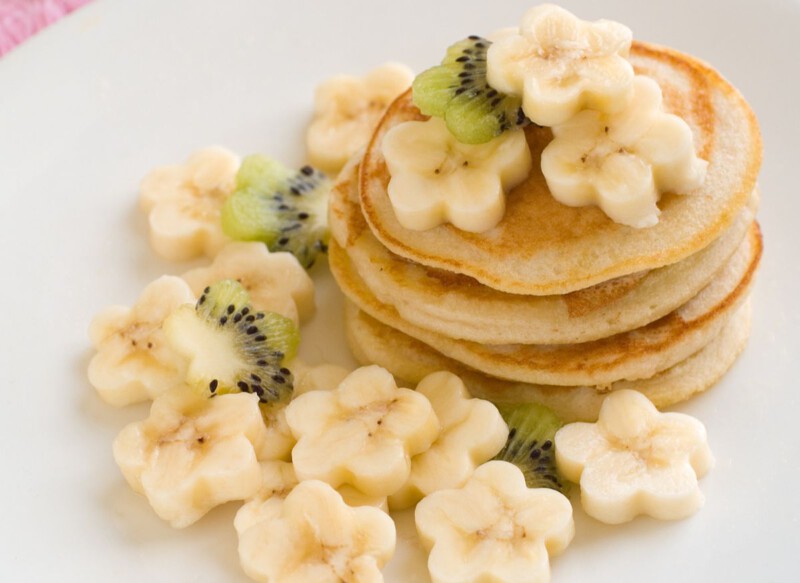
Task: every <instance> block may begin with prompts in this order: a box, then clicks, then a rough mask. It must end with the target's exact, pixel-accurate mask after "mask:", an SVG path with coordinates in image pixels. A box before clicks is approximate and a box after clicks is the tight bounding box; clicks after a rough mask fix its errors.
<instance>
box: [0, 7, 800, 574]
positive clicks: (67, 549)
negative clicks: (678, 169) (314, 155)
mask: <svg viewBox="0 0 800 583" xmlns="http://www.w3.org/2000/svg"><path fill="white" fill-rule="evenodd" d="M530 5H531V3H529V2H523V1H508V0H507V1H500V0H498V1H497V2H485V1H484V2H477V1H472V0H447V1H441V0H437V1H435V2H434V1H433V0H427V1H423V0H397V1H395V2H391V3H384V2H379V1H377V0H375V1H372V2H369V1H364V2H354V1H337V2H325V3H323V2H316V3H312V2H299V1H295V2H280V3H279V2H272V1H262V2H258V1H255V0H253V1H245V0H232V1H227V2H222V1H218V2H212V1H210V0H203V1H197V0H191V1H190V0H183V1H178V0H172V1H166V0H140V1H138V2H122V1H121V0H97V1H96V2H94V3H92V4H90V5H88V6H87V7H85V8H83V9H81V10H79V11H78V12H76V13H74V14H73V15H71V16H69V17H67V18H66V19H65V20H63V21H61V22H60V23H58V24H57V25H55V26H53V27H52V28H50V29H48V30H46V31H45V32H44V33H42V34H40V35H38V36H37V37H35V38H33V39H32V40H30V41H29V42H27V43H26V44H24V45H23V46H22V47H20V48H18V49H16V50H14V51H13V52H11V53H10V54H9V55H7V56H6V57H5V58H4V59H3V60H0V236H1V237H2V240H1V241H2V245H0V250H1V251H0V253H2V262H0V265H2V266H3V277H2V280H1V283H0V294H2V295H0V313H1V314H2V316H0V432H1V433H0V461H1V462H2V466H0V467H2V478H0V480H2V481H0V500H2V502H3V511H2V513H0V579H2V580H4V581H5V580H13V581H55V580H59V581H111V580H113V581H117V582H133V581H137V582H138V581H155V582H160V581H165V582H166V581H170V582H176V581H177V582H183V581H187V582H188V581H196V582H209V583H210V582H217V581H229V582H238V581H246V578H245V577H244V576H243V575H242V574H241V573H240V570H239V568H238V565H237V557H236V550H235V549H236V537H235V534H234V531H233V527H232V525H231V519H232V516H233V514H234V512H235V506H233V505H228V506H226V507H224V508H222V509H219V510H217V511H215V512H213V513H211V514H210V515H209V516H207V517H206V518H205V519H203V520H202V521H201V522H200V523H198V524H197V525H195V526H193V527H190V528H189V529H186V530H184V531H174V530H172V529H170V528H169V527H168V526H166V525H164V524H162V523H161V522H160V521H159V520H158V519H157V518H155V516H154V515H153V514H152V512H151V511H150V510H149V508H148V507H147V505H146V504H145V502H144V500H143V499H142V498H140V497H138V496H136V495H135V494H133V493H132V492H130V491H129V490H128V488H127V486H126V485H125V484H124V482H123V479H122V477H121V475H120V473H119V471H118V470H117V468H116V467H115V465H114V462H113V459H112V456H111V441H112V439H113V437H114V435H116V433H117V432H118V431H119V429H120V428H121V427H122V426H123V425H124V424H125V423H127V422H129V421H132V420H135V419H139V418H141V417H143V416H144V415H145V414H146V409H147V408H146V407H145V406H141V407H133V408H130V409H126V410H115V409H112V408H111V407H109V406H106V405H105V404H103V403H102V402H101V401H100V400H99V399H98V398H97V397H96V396H95V395H94V394H93V391H92V389H91V387H90V386H89V385H88V383H87V381H86V378H85V370H86V366H87V363H88V360H89V358H90V356H91V350H90V346H89V343H88V340H87V335H86V329H87V325H88V322H89V320H90V319H91V317H92V315H93V314H94V313H95V312H96V311H97V310H99V309H100V308H102V307H103V306H106V305H109V304H113V303H123V304H129V303H131V302H132V301H134V300H135V298H136V297H137V296H138V294H139V291H140V290H141V288H142V287H144V285H145V284H146V283H147V282H149V281H150V280H152V279H154V278H155V277H157V276H158V275H161V274H162V273H180V272H182V271H184V270H185V269H186V267H187V266H186V265H171V264H168V263H166V262H163V261H161V260H159V259H157V258H156V257H155V256H154V255H153V253H152V252H151V251H150V249H149V248H148V245H147V242H146V229H145V221H144V219H143V217H142V216H141V214H140V213H139V211H138V209H137V207H136V199H137V185H138V182H139V180H140V179H141V177H142V176H143V175H144V174H145V173H146V172H147V171H148V170H149V169H150V168H151V167H153V166H156V165H159V164H165V163H173V162H178V161H180V160H182V159H183V158H185V156H186V155H187V154H188V153H189V152H191V151H192V150H193V149H196V148H198V147H201V146H205V145H208V144H213V143H217V144H222V145H225V146H228V147H229V148H231V149H233V150H235V151H237V152H240V153H242V154H247V153H251V152H256V151H259V152H264V153H267V154H270V155H273V156H275V157H278V158H280V159H282V160H284V161H285V162H286V163H289V164H294V165H297V164H300V163H302V162H303V161H304V160H303V151H304V150H303V142H302V136H303V131H304V128H305V126H306V125H307V123H308V120H309V116H310V110H311V103H312V92H313V88H314V86H315V85H316V84H317V83H318V82H319V81H321V80H322V79H324V78H326V77H328V76H331V75H333V74H337V73H354V74H361V73H363V72H365V71H367V70H368V69H369V68H371V67H373V66H375V65H378V64H380V63H382V62H384V61H386V60H390V59H391V60H400V61H404V62H406V63H407V64H409V65H410V66H411V67H412V68H414V69H415V70H417V71H420V70H422V69H424V68H426V67H428V66H431V65H433V64H435V63H437V62H438V61H439V60H440V59H441V57H442V55H443V54H444V51H445V49H446V47H447V46H448V45H449V44H451V43H452V42H454V41H456V40H458V39H461V38H462V37H464V36H466V35H468V34H487V33H489V32H491V31H492V30H494V29H496V28H500V27H504V26H509V25H514V24H515V23H516V22H517V21H518V19H519V17H520V16H521V14H522V13H523V12H524V11H525V9H526V8H528V7H529V6H530ZM563 5H564V6H565V7H567V8H569V9H571V10H573V11H574V12H576V13H577V14H578V15H579V16H581V17H582V18H585V19H595V18H600V17H607V18H612V19H615V20H619V21H621V22H623V23H625V24H627V25H628V26H630V27H631V28H632V29H633V31H634V35H635V36H636V37H637V38H640V39H642V40H647V41H652V42H659V43H663V44H668V45H671V46H674V47H676V48H678V49H681V50H683V51H686V52H689V53H692V54H695V55H697V56H699V57H702V58H704V59H706V60H708V61H709V62H711V63H712V64H713V65H714V66H716V67H717V68H718V69H720V70H721V71H722V73H723V74H724V75H726V76H727V77H728V78H729V79H730V80H731V81H732V82H733V83H734V84H735V85H736V86H737V87H739V89H740V90H741V91H742V92H743V94H744V95H745V96H746V97H747V99H748V100H749V101H750V103H751V104H752V105H753V107H754V109H755V111H756V113H757V115H758V116H759V118H760V120H761V124H762V130H763V136H764V143H765V161H764V166H763V170H762V174H761V179H760V184H761V189H762V195H763V196H762V208H761V211H760V215H759V216H760V221H761V223H762V227H763V231H764V236H765V244H766V252H765V255H764V260H763V264H762V268H761V272H760V274H759V276H758V281H757V284H756V288H755V301H754V309H755V310H754V329H753V335H752V338H751V341H750V345H749V347H748V349H747V350H746V352H745V353H744V355H743V356H742V358H741V360H740V361H739V362H738V363H737V364H736V365H735V367H734V369H733V370H732V371H731V373H730V374H729V375H728V376H727V377H726V378H725V380H724V381H723V382H722V383H721V384H720V385H718V386H717V387H716V388H714V389H713V390H711V391H709V392H708V393H707V394H705V395H702V396H700V397H698V398H696V399H694V400H693V401H692V402H690V403H688V404H686V405H685V406H683V407H680V409H681V410H685V411H688V412H691V413H692V414H694V415H696V416H697V417H699V418H700V419H701V420H703V421H704V422H705V424H706V426H707V428H708V432H709V436H710V441H711V445H712V448H713V451H714V452H715V455H716V459H717V465H716V467H715V469H714V470H713V471H712V472H711V474H710V475H709V476H708V477H707V478H705V479H704V480H703V482H702V487H703V490H704V492H705V493H706V497H707V502H706V506H705V508H704V509H703V510H702V511H701V512H700V513H699V514H698V515H696V516H695V517H693V518H692V519H689V520H685V521H682V522H677V523H659V522H656V521H653V520H649V519H638V520H636V521H634V522H633V523H631V524H628V525H624V526H618V527H607V526H603V525H600V524H598V523H596V522H594V521H593V520H591V519H588V518H586V517H585V516H583V514H582V513H581V512H580V511H577V512H576V523H577V534H576V537H575V540H574V542H573V544H572V545H571V546H570V547H569V548H568V549H567V551H566V553H565V554H564V555H562V556H561V557H559V558H558V559H556V560H554V561H553V568H552V570H553V580H554V581H556V582H560V583H576V582H589V581H591V582H612V581H613V582H615V583H616V582H618V581H648V582H653V583H654V582H667V581H675V580H680V581H684V582H701V581H710V580H715V581H733V582H752V581H759V582H771V581H775V582H784V581H795V580H800V557H799V556H798V555H799V551H800V543H798V540H800V502H798V500H799V499H800V495H799V494H798V493H797V491H798V485H799V483H800V429H798V427H799V426H800V422H799V421H798V420H799V419H800V412H798V393H799V392H800V378H799V377H800V365H798V359H799V357H800V341H799V340H798V335H797V329H798V326H799V325H800V316H798V308H797V304H798V298H800V285H799V284H800V267H799V265H800V264H799V263H798V235H797V233H798V230H800V204H799V203H798V199H800V196H798V192H797V191H798V184H800V174H799V173H798V166H800V160H798V155H799V154H800V138H798V136H800V116H799V115H798V109H800V91H799V90H798V89H799V88H800V82H799V81H798V77H799V75H798V73H800V67H799V66H798V55H800V3H798V2H796V1H795V2H791V1H789V0H759V1H756V0H752V1H749V2H745V1H742V0H738V1H724V0H669V1H663V2H662V1H659V2H656V1H648V2H644V1H642V0H630V1H623V0H619V1H608V2H589V1H588V0H586V1H585V2H580V1H565V2H563ZM315 276H316V277H317V278H318V280H319V282H320V286H319V296H318V303H319V306H320V310H319V315H318V316H317V318H316V319H315V321H314V322H312V324H311V326H309V327H308V329H306V330H305V331H304V340H303V343H304V344H303V348H302V350H303V354H304V355H305V356H306V358H307V359H309V360H311V361H318V362H321V361H324V360H332V361H337V362H341V363H347V362H348V358H349V357H348V355H347V353H346V349H345V348H344V346H343V341H342V334H341V316H340V314H339V306H340V298H339V296H338V292H337V291H336V290H335V289H334V288H333V286H332V285H331V282H330V279H329V277H328V275H327V274H326V273H325V270H324V268H319V269H317V270H316V272H315ZM408 526H409V525H408V524H405V527H408ZM406 530H408V528H406ZM404 532H405V531H404ZM414 557H417V558H418V553H416V551H415V549H413V548H410V550H409V548H407V547H405V546H404V547H403V550H402V551H401V552H400V553H399V554H398V556H397V558H396V560H395V561H394V562H393V564H392V565H390V569H389V571H390V576H389V578H388V579H389V581H392V582H397V583H399V582H400V581H422V579H420V578H419V576H418V575H415V574H403V569H413V568H414V565H413V558H414Z"/></svg>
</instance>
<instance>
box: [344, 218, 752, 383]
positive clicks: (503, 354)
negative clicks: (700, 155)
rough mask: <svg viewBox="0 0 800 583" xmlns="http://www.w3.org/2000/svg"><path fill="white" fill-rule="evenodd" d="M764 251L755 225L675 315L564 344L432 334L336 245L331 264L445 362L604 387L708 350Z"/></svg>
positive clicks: (359, 300)
mask: <svg viewBox="0 0 800 583" xmlns="http://www.w3.org/2000/svg"><path fill="white" fill-rule="evenodd" d="M761 249H762V247H761V234H760V231H759V228H758V224H757V223H755V222H754V223H752V225H751V227H750V230H749V232H748V236H747V237H746V238H745V240H744V241H743V242H742V244H741V245H740V247H739V248H738V249H737V251H736V252H735V253H734V255H733V257H732V258H731V259H730V261H729V262H728V263H727V264H726V265H725V267H724V268H723V270H722V272H721V273H720V274H718V275H717V277H715V278H714V280H713V281H712V282H711V283H710V284H709V285H708V286H706V287H705V288H704V289H703V290H702V291H701V292H700V293H699V294H697V296H695V297H694V298H692V299H691V300H690V301H689V302H687V303H686V304H684V305H683V306H681V307H680V308H678V309H677V310H675V311H674V312H671V313H670V314H668V315H667V316H665V317H663V318H661V319H659V320H657V321H655V322H652V323H650V324H648V325H647V326H644V327H642V328H637V329H635V330H632V331H630V332H625V333H622V334H617V335H614V336H610V337H608V338H602V339H600V340H595V341H592V342H584V343H580V344H560V345H538V344H509V345H485V344H479V343H476V342H470V341H466V340H454V339H452V338H448V337H446V336H443V335H441V334H437V333H435V332H430V331H429V330H425V329H423V328H420V327H418V326H414V325H413V324H410V323H409V322H407V321H405V320H403V319H402V318H401V317H400V316H399V314H398V313H397V310H395V309H394V308H393V307H392V306H389V305H387V304H383V303H381V302H380V301H378V300H377V299H376V298H375V296H374V295H373V294H372V293H371V292H370V290H369V288H367V287H366V285H365V284H364V282H363V280H361V278H360V277H359V276H358V273H357V272H356V271H355V269H353V267H352V264H351V262H350V260H349V258H348V257H347V255H346V254H345V253H344V252H343V251H342V249H341V248H340V247H339V246H338V245H336V244H335V242H334V243H333V244H332V245H331V247H330V250H329V263H330V268H331V273H332V274H333V276H334V278H335V279H336V281H337V282H338V284H339V287H340V288H341V290H342V291H343V292H344V294H345V295H346V296H347V297H348V298H349V299H350V300H351V301H352V302H354V303H355V304H356V305H357V306H358V307H359V308H360V309H361V310H363V311H365V312H366V313H367V314H368V315H370V316H372V317H373V318H375V319H377V320H379V321H380V322H382V323H384V324H386V325H388V326H390V327H392V328H396V329H398V330H400V331H402V332H403V333H405V334H407V335H409V336H411V337H413V338H416V339H418V340H421V341H422V342H424V343H425V344H428V345H429V346H431V347H433V348H434V349H435V350H437V351H439V352H441V353H442V354H444V355H445V356H448V357H450V358H452V359H454V360H457V361H459V362H461V363H464V364H466V365H468V366H470V367H472V368H475V369H477V370H481V371H484V372H486V373H487V374H490V375H492V376H494V377H498V378H504V379H508V380H514V381H521V382H526V383H537V384H548V385H582V384H590V385H598V384H607V383H612V382H614V381H618V380H622V379H629V380H635V379H642V378H649V377H651V376H653V375H654V374H656V373H657V372H660V371H662V370H664V369H667V368H669V367H671V366H673V365H674V364H676V363H678V362H680V361H681V360H683V359H685V358H687V357H688V356H690V355H691V354H693V353H695V352H697V351H698V350H700V349H701V348H702V347H703V346H705V345H706V344H708V342H710V340H711V338H713V337H714V336H715V335H716V334H717V333H718V332H719V330H720V329H721V328H722V327H723V326H724V325H725V323H726V322H727V320H728V319H729V318H730V316H731V315H732V314H733V313H734V312H735V311H736V309H737V308H738V307H739V306H740V305H741V304H742V303H743V302H744V300H745V298H746V296H747V293H748V291H749V289H750V287H751V283H752V281H753V275H754V273H755V270H756V268H757V266H758V263H759V260H760V257H761Z"/></svg>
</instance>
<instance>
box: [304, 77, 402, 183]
mask: <svg viewBox="0 0 800 583" xmlns="http://www.w3.org/2000/svg"><path fill="white" fill-rule="evenodd" d="M413 78H414V73H413V72H412V71H411V69H409V68H408V67H406V66H405V65H401V64H400V63H385V64H383V65H381V66H380V67H377V68H375V69H373V70H372V71H370V72H369V73H367V74H366V75H364V76H363V77H354V76H351V75H337V76H335V77H332V78H330V79H328V80H327V81H325V82H324V83H322V84H321V85H320V86H319V87H317V90H316V92H315V94H314V121H312V122H311V125H310V126H309V128H308V132H307V133H306V145H307V148H308V157H309V160H310V161H311V164H312V165H314V166H317V167H318V168H321V169H322V170H324V171H325V172H328V173H330V174H336V173H337V172H339V170H341V168H342V166H344V164H345V162H347V161H348V160H349V159H350V157H351V156H353V155H354V154H355V153H356V152H358V150H359V149H361V148H363V147H364V146H365V145H366V144H367V142H368V141H369V138H370V136H371V135H372V131H373V130H374V129H375V126H376V125H377V124H378V121H379V120H380V118H381V116H382V115H383V112H384V111H385V110H386V107H387V106H388V105H389V104H390V103H391V102H392V101H394V99H395V98H396V97H397V96H398V95H400V94H401V93H403V92H404V91H405V90H406V89H408V88H409V87H410V86H411V81H412V80H413Z"/></svg>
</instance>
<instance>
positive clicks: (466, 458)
mask: <svg viewBox="0 0 800 583" xmlns="http://www.w3.org/2000/svg"><path fill="white" fill-rule="evenodd" d="M416 391H417V392H418V393H420V394H422V395H425V396H426V397H427V398H428V400H429V401H430V402H431V405H433V411H434V413H436V417H437V418H438V419H439V423H440V424H441V430H440V432H439V436H438V437H437V438H436V441H434V442H433V444H432V445H431V447H430V449H428V450H427V451H424V452H422V453H421V454H419V455H415V456H414V457H412V458H411V475H410V476H409V478H408V480H407V481H406V483H405V484H404V485H403V487H402V488H400V490H398V491H397V492H395V493H394V494H392V495H391V496H390V497H389V506H390V507H391V508H392V509H393V510H397V509H402V508H408V507H410V506H413V505H414V504H416V503H417V502H418V501H419V500H422V498H424V497H425V496H426V495H428V494H430V493H431V492H435V491H437V490H444V489H446V488H458V487H460V486H463V485H464V483H465V482H466V481H467V478H469V477H470V476H471V475H472V473H473V472H474V471H475V468H477V467H478V466H479V465H480V464H482V463H484V462H485V461H488V460H490V459H491V458H492V457H493V456H494V455H495V454H496V453H497V452H498V451H500V449H501V448H502V447H503V446H504V445H505V443H506V437H507V436H508V427H506V424H505V422H504V421H503V418H502V417H501V416H500V412H499V411H498V410H497V407H495V406H494V405H493V404H492V403H490V402H489V401H484V400H483V399H473V398H472V396H471V395H470V394H469V391H467V388H466V387H465V386H464V383H463V381H462V380H461V379H460V378H458V377H457V376H456V375H454V374H452V373H449V372H435V373H432V374H429V375H428V376H426V377H425V378H424V379H422V380H421V381H420V382H419V384H418V385H417V388H416Z"/></svg>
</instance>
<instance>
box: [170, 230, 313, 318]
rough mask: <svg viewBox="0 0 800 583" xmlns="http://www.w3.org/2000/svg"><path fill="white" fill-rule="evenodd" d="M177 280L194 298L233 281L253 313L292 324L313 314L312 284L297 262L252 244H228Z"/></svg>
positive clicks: (294, 258) (262, 246)
mask: <svg viewBox="0 0 800 583" xmlns="http://www.w3.org/2000/svg"><path fill="white" fill-rule="evenodd" d="M181 277H182V278H183V279H184V280H186V282H187V283H188V284H189V286H190V287H191V288H192V291H193V292H194V293H195V294H197V295H198V296H199V295H200V294H201V293H203V290H204V289H205V288H206V287H208V286H209V285H211V284H212V283H214V282H216V281H220V280H223V279H235V280H236V281H238V282H239V283H241V284H242V287H244V289H245V291H247V293H248V294H250V301H251V303H252V307H253V308H254V309H256V310H258V311H260V312H276V313H278V314H281V315H282V316H286V317H287V318H289V319H290V320H292V321H293V322H295V323H297V322H298V321H303V320H307V319H308V318H310V317H311V315H312V314H313V313H314V283H313V282H312V281H311V278H310V277H309V276H308V273H306V270H305V269H303V267H302V266H301V265H300V264H299V263H298V261H297V258H296V257H294V256H293V255H291V254H289V253H270V252H269V249H267V248H266V246H265V245H263V244H262V243H258V242H256V241H250V242H244V241H232V242H230V243H228V244H227V245H225V247H223V248H222V249H220V251H219V253H217V256H216V257H215V258H214V261H213V263H212V264H211V265H209V266H208V267H198V268H196V269H192V270H191V271H187V272H186V273H184V274H183V275H182V276H181Z"/></svg>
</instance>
